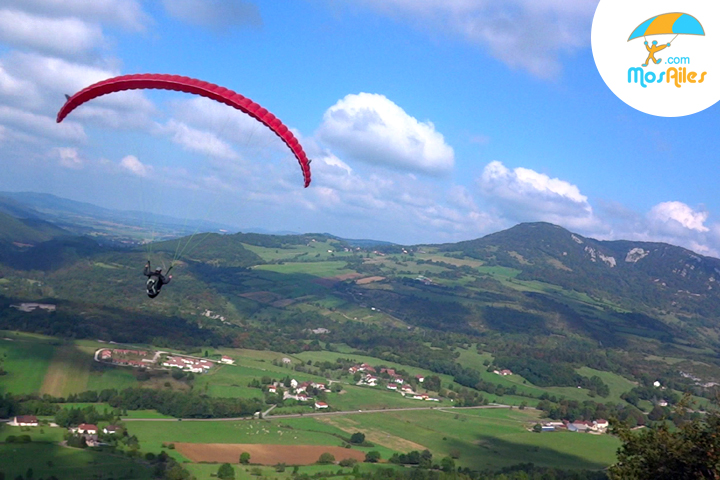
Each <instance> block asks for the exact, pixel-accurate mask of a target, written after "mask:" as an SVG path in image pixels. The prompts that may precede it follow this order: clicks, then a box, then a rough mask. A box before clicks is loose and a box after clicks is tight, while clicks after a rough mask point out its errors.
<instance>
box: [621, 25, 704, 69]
mask: <svg viewBox="0 0 720 480" xmlns="http://www.w3.org/2000/svg"><path fill="white" fill-rule="evenodd" d="M673 34H675V36H674V37H673V39H672V40H670V41H669V42H667V43H665V44H662V45H658V41H657V40H653V42H652V45H650V44H648V41H647V38H646V39H645V49H646V50H647V51H648V56H647V58H646V59H645V63H644V64H643V65H642V66H643V67H647V66H648V65H649V64H650V62H653V63H654V64H656V65H657V64H658V63H660V62H661V61H662V59H661V58H655V54H656V53H658V52H660V51H662V50H664V49H666V48H668V47H670V46H672V42H674V41H675V39H676V38H677V37H678V35H702V36H704V35H705V30H704V29H703V27H702V25H701V24H700V22H699V21H698V19H697V18H695V17H693V16H692V15H689V14H687V13H677V12H676V13H664V14H662V15H656V16H654V17H652V18H650V19H648V20H646V21H644V22H643V23H641V24H640V25H638V26H637V28H635V30H633V32H632V33H631V34H630V37H629V38H628V42H629V41H630V40H634V39H636V38H640V37H646V36H648V35H673Z"/></svg>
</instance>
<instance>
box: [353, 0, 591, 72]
mask: <svg viewBox="0 0 720 480" xmlns="http://www.w3.org/2000/svg"><path fill="white" fill-rule="evenodd" d="M356 1H357V0H353V2H356ZM358 3H359V4H361V5H366V6H368V7H370V8H372V9H374V10H376V11H378V12H381V13H383V14H385V15H388V16H391V17H394V18H399V19H401V20H404V21H408V22H410V23H412V24H413V25H415V26H416V27H418V28H421V29H428V30H430V31H432V32H434V31H446V32H448V33H450V34H452V35H455V36H458V37H460V38H462V39H464V40H466V41H468V42H470V43H473V44H476V45H481V46H484V47H485V48H487V49H488V50H489V52H490V53H491V54H492V55H493V56H494V57H496V58H498V59H499V60H501V61H503V62H505V63H506V64H507V65H509V66H510V67H514V68H522V69H525V70H527V71H529V72H530V73H532V74H533V75H536V76H538V77H542V78H552V77H553V76H555V75H557V74H558V73H559V72H560V70H561V65H560V56H561V55H562V54H565V53H571V52H575V51H577V50H578V49H580V48H582V47H584V46H586V45H587V44H589V39H590V26H591V22H592V17H593V14H594V12H595V8H596V7H597V3H598V0H573V1H567V0H503V1H492V0H359V1H358Z"/></svg>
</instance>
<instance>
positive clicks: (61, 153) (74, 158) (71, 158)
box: [55, 147, 85, 170]
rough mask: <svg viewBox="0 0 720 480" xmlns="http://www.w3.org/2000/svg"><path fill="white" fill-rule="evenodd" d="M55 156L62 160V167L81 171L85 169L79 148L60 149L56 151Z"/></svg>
mask: <svg viewBox="0 0 720 480" xmlns="http://www.w3.org/2000/svg"><path fill="white" fill-rule="evenodd" d="M55 154H56V155H57V156H58V157H59V158H60V166H62V167H65V168H70V169H72V170H79V169H81V168H82V167H83V165H84V163H85V162H83V160H82V159H81V158H80V154H79V153H78V150H77V148H67V147H59V148H56V149H55Z"/></svg>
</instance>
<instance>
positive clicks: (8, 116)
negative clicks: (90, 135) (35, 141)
mask: <svg viewBox="0 0 720 480" xmlns="http://www.w3.org/2000/svg"><path fill="white" fill-rule="evenodd" d="M0 124H2V125H5V126H6V127H8V128H9V129H13V130H18V131H20V132H23V133H26V134H28V133H29V134H31V135H36V136H38V137H41V138H51V139H54V140H65V141H83V140H85V132H84V130H83V128H82V127H81V126H80V125H78V124H77V123H74V122H67V123H62V124H57V123H55V120H54V119H52V118H50V117H47V116H44V115H37V114H34V113H30V112H27V111H25V110H22V109H18V108H14V107H9V106H4V105H0Z"/></svg>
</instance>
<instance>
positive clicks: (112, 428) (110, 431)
mask: <svg viewBox="0 0 720 480" xmlns="http://www.w3.org/2000/svg"><path fill="white" fill-rule="evenodd" d="M118 430H120V427H118V426H117V425H108V426H107V427H105V428H103V433H106V434H115V433H117V432H118Z"/></svg>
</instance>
